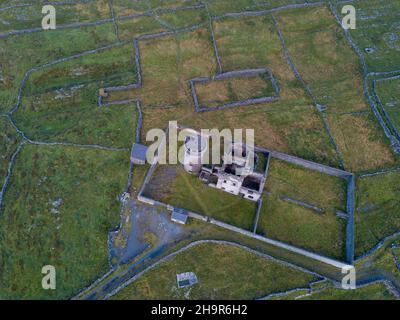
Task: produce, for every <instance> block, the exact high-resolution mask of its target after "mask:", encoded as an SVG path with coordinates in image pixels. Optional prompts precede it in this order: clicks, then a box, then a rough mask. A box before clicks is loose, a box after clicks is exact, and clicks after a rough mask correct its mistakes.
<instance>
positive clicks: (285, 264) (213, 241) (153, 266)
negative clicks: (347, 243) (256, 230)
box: [104, 240, 324, 300]
mask: <svg viewBox="0 0 400 320" xmlns="http://www.w3.org/2000/svg"><path fill="white" fill-rule="evenodd" d="M201 244H219V245H229V246H234V247H237V248H240V249H243V250H246V251H248V252H250V253H253V254H256V255H258V256H260V257H263V258H265V259H268V260H271V261H273V262H276V263H279V264H281V265H284V266H286V267H289V268H292V269H295V270H298V271H301V272H304V273H307V274H311V275H314V276H316V277H319V278H324V277H323V276H321V275H320V274H318V273H315V272H312V271H310V270H307V269H304V268H302V267H299V266H297V265H294V264H292V263H289V262H286V261H283V260H279V259H277V258H274V257H272V256H270V255H267V254H265V253H262V252H259V251H257V250H254V249H251V248H249V247H246V246H244V245H241V244H238V243H235V242H229V241H224V240H198V241H195V242H191V243H189V244H188V245H186V246H185V247H183V248H180V249H179V250H177V251H175V252H173V253H171V254H169V255H167V256H165V257H163V258H161V259H160V260H158V261H157V262H155V263H154V264H152V265H150V266H148V267H147V268H146V269H144V270H143V271H141V272H139V273H138V274H136V275H135V276H133V277H132V278H130V279H129V280H128V281H126V282H125V283H123V284H122V285H121V286H119V287H118V288H116V289H114V290H113V291H111V292H110V293H109V294H107V295H106V296H105V297H104V299H105V300H108V299H109V298H111V297H112V296H114V295H115V294H117V293H118V292H119V291H121V290H122V289H124V288H126V287H127V286H128V285H130V284H131V283H133V282H134V281H136V280H137V279H139V278H140V277H141V276H143V275H144V274H145V273H147V272H148V271H150V270H152V269H154V268H155V267H157V266H158V265H160V264H162V263H164V262H167V261H169V260H171V259H172V258H173V257H175V256H177V255H178V254H180V253H182V252H184V251H186V250H188V249H191V248H193V247H195V246H198V245H201Z"/></svg>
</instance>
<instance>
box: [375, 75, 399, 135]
mask: <svg viewBox="0 0 400 320" xmlns="http://www.w3.org/2000/svg"><path fill="white" fill-rule="evenodd" d="M376 91H377V95H378V96H379V99H380V100H381V102H382V104H383V107H384V109H385V111H386V113H387V114H388V116H389V118H390V120H391V122H392V123H393V125H394V127H395V128H396V129H397V131H398V132H400V79H391V80H384V81H378V82H377V83H376Z"/></svg>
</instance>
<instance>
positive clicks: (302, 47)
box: [277, 7, 368, 113]
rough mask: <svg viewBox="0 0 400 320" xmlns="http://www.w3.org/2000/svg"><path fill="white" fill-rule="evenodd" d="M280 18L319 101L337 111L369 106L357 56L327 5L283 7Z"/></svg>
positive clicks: (295, 61)
mask: <svg viewBox="0 0 400 320" xmlns="http://www.w3.org/2000/svg"><path fill="white" fill-rule="evenodd" d="M277 19H278V23H279V27H280V29H281V31H282V33H283V37H284V39H285V42H286V45H287V47H288V50H289V52H290V54H291V56H292V58H293V60H294V63H295V65H296V66H297V68H298V69H299V72H300V74H301V76H302V77H303V79H304V80H305V81H306V82H307V84H308V85H309V86H310V88H311V91H312V92H313V94H314V96H315V97H316V99H317V101H318V102H319V103H320V104H322V105H326V106H327V107H328V111H329V112H334V113H342V112H349V111H360V110H365V109H367V108H368V105H367V103H366V101H365V99H364V94H363V90H362V73H361V70H360V66H359V61H358V57H357V55H356V54H355V53H354V51H353V50H352V48H351V47H350V45H349V43H348V42H347V40H346V38H345V37H344V34H343V30H342V29H341V28H340V26H339V25H338V24H337V22H336V20H335V18H334V17H333V16H332V14H331V13H330V11H329V10H328V9H327V8H326V7H318V8H312V9H299V10H291V11H284V12H281V13H278V14H277ZM321 70H323V72H321Z"/></svg>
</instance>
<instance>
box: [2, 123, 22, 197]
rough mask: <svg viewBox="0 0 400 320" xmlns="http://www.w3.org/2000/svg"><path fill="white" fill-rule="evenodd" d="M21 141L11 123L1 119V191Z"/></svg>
mask: <svg viewBox="0 0 400 320" xmlns="http://www.w3.org/2000/svg"><path fill="white" fill-rule="evenodd" d="M21 140H22V139H21V137H20V136H19V135H18V134H17V132H16V131H15V130H14V128H13V127H12V126H11V124H10V123H9V121H8V120H7V119H6V118H4V117H0V189H1V187H2V186H3V181H4V179H5V177H6V176H7V169H8V164H9V162H10V160H11V157H12V155H13V153H14V152H15V151H16V149H17V146H18V143H19V142H21Z"/></svg>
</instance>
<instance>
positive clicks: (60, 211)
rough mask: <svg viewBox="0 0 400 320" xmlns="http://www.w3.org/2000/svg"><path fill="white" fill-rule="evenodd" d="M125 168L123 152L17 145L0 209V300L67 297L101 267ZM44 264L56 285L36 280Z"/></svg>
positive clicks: (101, 270) (115, 222)
mask: <svg viewBox="0 0 400 320" xmlns="http://www.w3.org/2000/svg"><path fill="white" fill-rule="evenodd" d="M128 169H129V160H128V157H127V153H125V152H122V153H115V152H114V153H113V152H107V151H99V150H88V149H77V148H67V147H36V146H30V145H26V146H24V147H23V149H22V151H21V153H20V154H19V156H18V158H17V162H16V165H15V168H14V174H13V177H12V179H11V182H10V185H9V189H8V191H7V193H6V198H5V210H4V212H2V214H1V216H0V239H1V245H0V257H1V259H0V270H1V273H0V280H1V281H0V298H1V299H65V298H70V297H72V296H73V295H74V294H77V293H78V291H79V290H81V289H82V288H83V287H85V286H87V285H89V284H90V283H91V282H92V281H94V280H95V279H96V278H97V277H98V276H99V275H101V274H103V273H105V272H106V271H108V268H109V266H108V262H107V257H108V248H107V236H108V232H109V231H111V229H114V228H115V227H116V226H117V225H118V223H119V202H118V195H119V194H120V193H121V192H122V191H123V188H124V186H125V184H126V179H127V174H128ZM16 213H18V214H16ZM82 257H84V259H83V258H82ZM45 265H53V266H54V267H55V268H56V272H57V273H56V274H57V278H56V279H57V290H47V291H46V290H43V289H42V287H41V279H42V277H43V275H42V273H41V270H42V267H43V266H45Z"/></svg>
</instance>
